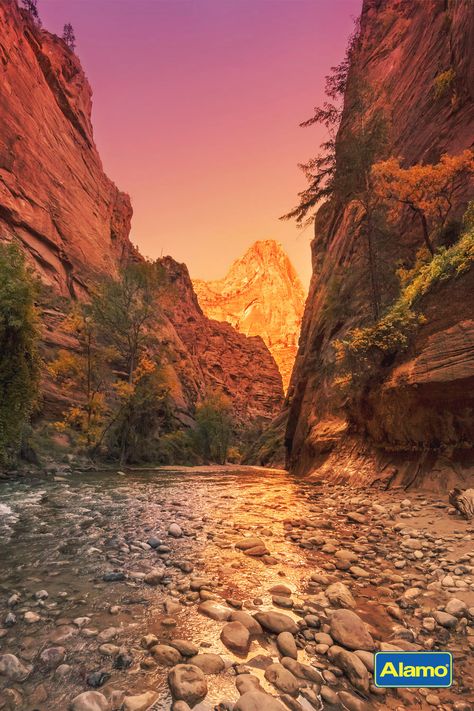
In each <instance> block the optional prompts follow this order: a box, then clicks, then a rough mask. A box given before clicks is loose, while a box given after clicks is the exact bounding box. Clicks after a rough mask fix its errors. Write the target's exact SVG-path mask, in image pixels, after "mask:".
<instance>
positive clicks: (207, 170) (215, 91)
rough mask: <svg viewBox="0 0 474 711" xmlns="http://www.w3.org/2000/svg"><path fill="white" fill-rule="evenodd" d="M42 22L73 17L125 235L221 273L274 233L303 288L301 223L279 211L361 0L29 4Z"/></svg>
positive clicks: (290, 199)
mask: <svg viewBox="0 0 474 711" xmlns="http://www.w3.org/2000/svg"><path fill="white" fill-rule="evenodd" d="M38 7H39V10H40V14H41V17H42V19H43V24H44V26H45V27H46V28H47V29H49V30H51V31H52V32H56V33H58V34H60V33H61V31H62V26H63V24H64V23H65V22H69V21H70V22H72V24H73V26H74V29H75V32H76V36H77V53H78V55H79V57H80V58H81V61H82V63H83V66H84V68H85V70H86V73H87V76H88V78H89V81H90V83H91V85H92V88H93V91H94V109H93V122H94V128H95V137H96V142H97V145H98V148H99V151H100V153H101V156H102V159H103V163H104V167H105V169H106V171H107V173H108V175H109V176H110V177H111V178H112V179H113V180H114V181H115V182H116V183H117V185H118V186H119V188H120V189H122V190H124V191H126V192H127V193H129V195H130V196H131V199H132V204H133V208H134V217H133V225H132V235H131V237H132V240H133V242H134V243H136V244H137V245H138V246H139V248H140V250H141V252H142V253H143V254H145V255H147V256H150V257H159V256H160V255H161V254H171V256H173V257H174V258H175V259H177V260H178V261H183V262H186V264H187V265H188V267H189V270H190V273H191V276H193V277H201V278H205V279H214V278H218V277H220V276H223V275H224V273H225V272H226V270H227V268H228V266H229V264H230V262H231V261H232V260H233V259H235V258H236V257H238V256H240V255H241V254H242V253H243V252H244V251H245V249H246V248H247V247H248V246H249V245H250V244H252V242H254V241H255V240H257V239H277V240H279V241H281V242H282V243H283V245H284V247H285V248H286V250H287V251H288V253H289V255H290V257H291V259H292V261H293V263H294V265H295V267H296V269H297V271H298V272H299V274H300V276H301V278H302V280H303V281H304V283H305V284H307V283H308V281H309V277H310V273H311V264H310V251H309V242H310V239H311V230H310V229H307V230H306V231H305V232H304V233H301V231H300V230H298V229H297V228H296V226H295V225H294V224H293V223H287V222H281V221H280V220H279V219H278V217H279V215H281V214H282V213H284V212H286V211H287V210H288V209H289V208H291V207H293V205H294V203H295V201H296V193H297V192H298V190H300V189H301V188H302V187H303V185H304V177H303V175H302V173H300V171H299V170H298V168H297V163H298V162H300V161H305V160H306V159H307V158H309V157H310V156H311V155H312V154H313V153H315V152H316V149H317V146H318V144H319V142H320V139H321V138H322V134H321V131H320V130H319V128H317V127H313V128H307V129H302V128H299V127H298V124H299V122H300V121H302V120H304V119H306V118H308V117H309V116H311V114H312V110H313V106H314V105H316V104H318V103H319V102H321V100H322V98H323V88H324V76H325V74H326V73H327V71H328V69H329V67H330V66H331V65H334V64H336V63H338V62H339V61H340V59H341V58H342V56H343V54H344V48H345V45H346V41H347V37H348V35H349V33H350V31H351V28H352V18H353V17H355V16H356V15H358V13H359V11H360V7H361V0H39V2H38Z"/></svg>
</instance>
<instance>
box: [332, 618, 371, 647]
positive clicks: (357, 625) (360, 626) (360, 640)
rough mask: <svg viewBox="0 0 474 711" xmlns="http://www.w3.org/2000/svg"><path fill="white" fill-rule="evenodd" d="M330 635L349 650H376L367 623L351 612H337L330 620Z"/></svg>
mask: <svg viewBox="0 0 474 711" xmlns="http://www.w3.org/2000/svg"><path fill="white" fill-rule="evenodd" d="M329 624H330V635H331V637H332V638H333V639H334V640H335V641H336V642H339V644H341V645H342V646H343V647H346V648H347V649H352V650H355V649H364V650H366V651H368V652H371V651H373V649H374V646H375V645H374V640H373V639H372V636H371V635H370V633H369V631H368V629H367V627H366V625H365V622H363V620H361V619H360V617H359V616H358V615H356V614H355V612H352V611H351V610H336V611H335V612H333V614H332V615H331V619H330V623H329Z"/></svg>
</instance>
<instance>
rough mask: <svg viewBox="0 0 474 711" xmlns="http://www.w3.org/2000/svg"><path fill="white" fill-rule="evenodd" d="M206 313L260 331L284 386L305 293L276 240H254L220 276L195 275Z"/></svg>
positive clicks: (247, 332) (242, 328)
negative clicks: (198, 276)
mask: <svg viewBox="0 0 474 711" xmlns="http://www.w3.org/2000/svg"><path fill="white" fill-rule="evenodd" d="M193 285H194V289H195V291H196V294H197V297H198V299H199V303H200V305H201V308H202V310H203V311H204V313H205V314H206V315H207V316H209V318H212V319H216V320H217V321H227V322H228V323H230V324H232V326H234V328H236V329H237V330H238V331H240V332H241V333H244V334H245V335H246V336H261V337H262V338H263V340H264V342H265V343H266V345H267V346H268V348H269V349H270V352H271V354H272V355H273V357H274V358H275V360H276V363H277V365H278V368H279V370H280V373H281V376H282V379H283V387H284V389H285V391H286V389H287V387H288V383H289V380H290V375H291V371H292V369H293V363H294V360H295V356H296V351H297V347H298V337H299V333H300V327H301V319H302V316H303V309H304V302H305V293H304V289H303V286H302V284H301V282H300V279H299V277H298V275H297V273H296V271H295V269H294V267H293V265H292V264H291V262H290V260H289V259H288V256H287V255H286V253H285V252H284V250H283V248H282V246H281V244H279V243H278V242H275V241H274V240H265V241H259V242H255V244H253V245H252V246H251V247H250V249H248V250H247V252H246V253H245V254H244V256H243V257H241V258H240V259H237V260H236V261H235V262H234V263H233V264H232V266H231V267H230V269H229V271H228V273H227V274H226V276H225V277H224V278H223V279H219V280H217V281H203V280H201V279H194V280H193Z"/></svg>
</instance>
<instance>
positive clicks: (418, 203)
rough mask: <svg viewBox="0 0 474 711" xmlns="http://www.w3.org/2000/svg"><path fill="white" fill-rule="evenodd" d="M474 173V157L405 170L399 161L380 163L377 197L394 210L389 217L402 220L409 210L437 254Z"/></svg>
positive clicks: (375, 168) (374, 173) (374, 171)
mask: <svg viewBox="0 0 474 711" xmlns="http://www.w3.org/2000/svg"><path fill="white" fill-rule="evenodd" d="M473 172H474V154H473V152H472V151H470V150H466V151H463V152H462V153H460V154H458V155H454V156H453V155H447V154H445V155H443V156H442V157H441V160H440V161H439V163H436V164H434V165H422V164H416V165H413V166H411V167H410V168H403V167H402V166H401V165H400V159H399V158H393V157H392V158H389V159H388V160H385V161H382V162H380V163H376V164H375V165H374V166H373V168H372V178H373V185H374V189H375V192H376V194H377V196H378V197H379V198H380V199H381V200H383V201H385V202H387V203H388V204H389V206H390V211H389V216H391V217H392V218H395V219H396V218H398V217H399V215H400V212H401V210H402V209H403V208H404V207H405V208H408V209H409V210H411V212H413V213H414V214H415V215H416V216H417V218H418V219H419V222H420V227H421V231H422V236H423V239H424V242H425V245H426V247H427V248H428V249H429V251H430V252H431V254H434V237H435V236H436V234H437V232H438V231H439V230H440V229H441V228H442V227H444V225H445V224H446V221H447V219H448V217H449V216H450V213H451V211H452V209H453V206H454V205H455V204H456V197H457V195H458V194H459V193H460V192H461V190H462V189H463V188H464V187H465V185H466V182H467V181H468V180H469V179H470V178H471V177H472V174H473Z"/></svg>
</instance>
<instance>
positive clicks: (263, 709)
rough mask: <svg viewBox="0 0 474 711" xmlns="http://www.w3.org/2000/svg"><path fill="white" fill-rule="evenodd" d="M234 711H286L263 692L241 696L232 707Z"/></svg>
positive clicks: (275, 700)
mask: <svg viewBox="0 0 474 711" xmlns="http://www.w3.org/2000/svg"><path fill="white" fill-rule="evenodd" d="M234 711H287V709H286V708H285V706H283V704H281V703H280V702H279V701H278V700H277V699H275V698H274V697H273V696H270V694H266V693H265V692H263V691H249V692H247V693H246V694H243V695H242V696H241V697H240V699H239V700H238V701H237V703H236V704H235V706H234Z"/></svg>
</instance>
